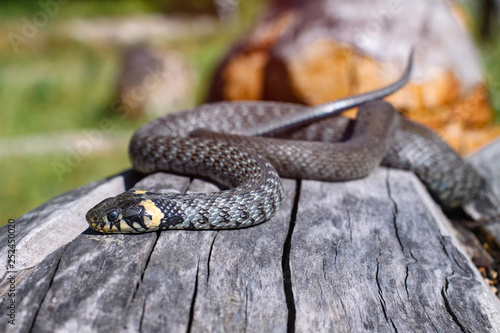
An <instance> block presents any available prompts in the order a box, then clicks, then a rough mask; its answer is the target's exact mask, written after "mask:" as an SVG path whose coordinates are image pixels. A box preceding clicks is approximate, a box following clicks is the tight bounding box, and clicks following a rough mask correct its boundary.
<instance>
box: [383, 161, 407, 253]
mask: <svg viewBox="0 0 500 333" xmlns="http://www.w3.org/2000/svg"><path fill="white" fill-rule="evenodd" d="M389 173H390V171H389V170H387V173H386V177H385V185H386V188H387V196H388V197H389V200H391V202H392V207H393V209H392V224H393V225H394V233H395V234H396V239H397V240H398V243H399V246H400V247H401V252H403V254H405V247H404V246H403V242H402V241H401V238H400V237H399V229H398V223H397V216H398V204H397V203H396V200H394V198H393V197H392V194H391V185H390V181H389Z"/></svg>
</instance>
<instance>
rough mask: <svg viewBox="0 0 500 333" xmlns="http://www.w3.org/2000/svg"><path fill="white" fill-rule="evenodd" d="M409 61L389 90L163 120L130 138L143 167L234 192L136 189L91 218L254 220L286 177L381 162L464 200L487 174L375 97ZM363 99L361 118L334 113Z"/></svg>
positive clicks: (228, 106) (145, 225) (126, 224)
mask: <svg viewBox="0 0 500 333" xmlns="http://www.w3.org/2000/svg"><path fill="white" fill-rule="evenodd" d="M411 65H412V60H411V57H410V60H409V63H408V66H407V68H406V70H405V73H404V75H403V76H402V77H401V79H399V80H398V81H397V82H395V83H394V84H392V85H390V86H388V87H385V88H382V89H380V90H376V91H373V92H369V93H366V94H362V95H356V96H352V97H348V98H345V99H342V100H338V101H333V102H330V103H326V104H322V105H319V106H314V107H307V106H302V105H296V104H289V103H277V102H256V101H251V102H220V103H214V104H205V105H201V106H199V107H196V108H193V109H190V110H187V111H184V112H181V113H177V114H171V115H167V116H165V117H162V118H159V119H156V120H154V121H152V122H150V123H148V124H146V125H144V126H143V127H142V128H140V129H139V130H138V131H137V132H136V133H135V134H134V136H133V138H132V140H131V143H130V149H129V152H130V157H131V160H132V163H133V166H134V168H135V169H136V170H138V171H140V172H143V173H152V172H155V171H160V170H161V171H168V172H174V173H180V174H184V175H189V176H197V177H205V178H209V179H211V180H214V181H216V182H218V183H220V184H221V185H224V186H226V187H227V188H228V189H227V190H224V191H220V192H215V193H196V194H158V193H151V192H147V191H137V190H130V191H127V192H124V193H122V194H120V195H118V196H116V197H114V198H108V199H106V200H104V201H102V202H101V203H99V204H98V205H97V206H95V207H94V208H92V209H91V210H90V211H89V212H88V213H87V216H86V219H87V221H88V223H89V224H90V226H91V227H92V228H93V229H94V230H96V231H99V232H103V233H141V232H149V231H155V230H164V229H229V228H241V227H247V226H251V225H255V224H258V223H261V222H264V221H267V220H269V219H270V218H271V217H272V216H273V214H274V213H275V212H276V211H277V210H278V209H279V207H280V203H281V199H282V196H283V188H282V186H281V182H280V178H279V175H281V176H283V177H292V178H310V179H320V180H331V181H335V180H347V179H354V178H360V177H364V176H366V175H367V174H368V173H369V172H370V171H371V170H373V169H374V168H375V167H377V166H378V165H380V163H381V162H382V163H383V164H385V165H388V166H392V167H398V168H404V169H409V170H413V171H414V172H415V173H416V174H417V175H418V176H419V177H420V179H421V180H422V181H423V182H424V183H425V185H426V186H427V188H428V189H429V191H430V192H431V193H432V194H433V196H434V197H435V198H436V199H437V200H438V201H439V202H440V203H441V204H442V206H444V207H446V208H455V207H458V206H465V205H466V204H467V203H469V202H471V201H473V200H474V198H475V197H477V195H478V193H479V191H480V189H481V188H482V187H483V182H482V179H481V177H480V176H479V175H478V174H477V173H476V172H475V171H474V170H473V169H472V168H471V167H470V166H468V165H467V164H466V163H465V162H464V161H463V160H462V159H461V158H460V157H459V156H458V155H457V154H456V153H455V152H454V151H453V150H451V149H450V148H449V147H448V146H447V145H446V144H445V143H444V142H443V141H442V140H441V139H440V138H439V137H438V136H437V135H436V134H434V133H433V132H431V131H430V130H428V129H426V128H424V127H423V126H420V125H417V124H415V123H413V122H411V121H409V120H406V119H404V118H403V117H401V116H399V114H398V113H397V112H396V111H395V110H394V108H393V107H392V106H391V105H390V104H388V103H386V102H383V101H377V100H378V99H380V98H381V97H384V96H387V95H389V94H391V93H393V92H395V91H397V90H398V89H399V88H400V87H402V86H403V85H404V84H405V83H406V82H407V80H408V78H409V75H410V73H411ZM359 105H361V106H360V109H359V112H358V116H357V120H356V121H355V122H354V121H351V120H349V119H348V118H344V117H340V116H333V117H332V116H331V115H334V114H337V113H339V112H340V111H343V110H345V109H348V108H351V107H354V106H359ZM221 133H223V134H221ZM278 174H279V175H278Z"/></svg>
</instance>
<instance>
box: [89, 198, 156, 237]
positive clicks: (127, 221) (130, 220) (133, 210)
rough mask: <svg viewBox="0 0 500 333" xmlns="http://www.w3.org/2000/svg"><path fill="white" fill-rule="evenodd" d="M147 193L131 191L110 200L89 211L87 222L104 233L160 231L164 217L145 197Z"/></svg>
mask: <svg viewBox="0 0 500 333" xmlns="http://www.w3.org/2000/svg"><path fill="white" fill-rule="evenodd" d="M148 194H152V193H150V192H146V191H136V190H131V191H127V192H124V193H122V194H120V195H117V196H116V197H113V198H108V199H105V200H103V201H101V202H100V203H98V204H97V205H96V206H95V207H94V208H92V209H91V210H89V211H88V213H87V215H86V217H85V218H86V219H87V222H88V223H89V225H90V227H91V228H92V229H94V230H95V231H98V232H102V233H140V232H147V231H154V230H158V227H159V226H160V223H161V220H162V219H163V217H164V215H163V213H162V211H161V210H160V209H159V208H158V207H156V205H155V204H154V203H153V202H152V201H151V200H149V199H147V198H146V197H145V196H147V195H148Z"/></svg>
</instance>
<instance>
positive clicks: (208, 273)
mask: <svg viewBox="0 0 500 333" xmlns="http://www.w3.org/2000/svg"><path fill="white" fill-rule="evenodd" d="M218 235H219V230H217V232H216V233H215V236H214V238H213V239H212V243H211V244H210V249H209V250H208V258H207V285H208V280H210V262H211V260H212V251H213V249H214V244H215V240H216V239H217V236H218Z"/></svg>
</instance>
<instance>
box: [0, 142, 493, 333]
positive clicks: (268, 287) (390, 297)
mask: <svg viewBox="0 0 500 333" xmlns="http://www.w3.org/2000/svg"><path fill="white" fill-rule="evenodd" d="M499 158H500V142H496V143H495V144H494V145H490V146H489V147H487V148H486V149H484V150H482V151H481V152H479V153H478V155H477V156H474V157H472V158H471V160H472V161H474V163H479V164H481V165H482V163H486V165H492V163H496V164H498V163H499V162H500V160H499ZM488 168H489V167H487V168H486V169H488ZM493 169H494V168H492V172H491V173H488V172H485V173H484V174H485V175H486V176H488V177H490V176H491V177H494V178H489V179H490V181H492V182H493V183H494V185H493V186H494V187H496V188H497V189H498V187H499V186H500V185H499V183H498V182H499V177H498V173H497V172H498V171H497V170H493ZM137 177H138V176H137V174H135V173H133V172H127V173H124V174H122V175H119V176H117V177H113V178H110V179H108V180H103V181H100V182H96V183H93V184H90V185H87V186H85V187H83V188H81V189H77V190H75V191H73V192H70V193H68V194H66V195H63V196H61V197H59V198H56V199H54V200H52V201H50V202H48V203H47V204H45V205H43V206H41V207H39V208H37V209H35V210H34V211H32V212H30V213H28V214H26V215H24V216H23V217H21V218H20V219H18V220H17V221H16V241H17V249H16V254H17V256H18V257H19V258H20V261H19V262H16V273H12V272H9V271H6V266H4V265H3V267H2V269H3V274H2V299H1V301H0V331H5V332H15V331H19V332H28V331H34V332H55V331H71V332H73V331H75V332H76V331H79V332H89V331H105V332H121V331H129V332H137V331H144V332H156V331H170V332H178V331H192V332H204V331H215V332H243V331H247V332H290V331H297V332H311V331H320V332H332V331H335V332H373V331H378V332H388V331H399V332H415V331H422V332H427V331H436V332H498V331H500V302H499V300H498V298H497V297H496V296H495V294H494V293H493V292H492V291H491V289H490V288H489V287H488V285H487V284H486V283H485V282H484V280H483V279H482V277H481V276H480V274H479V272H478V270H477V269H476V267H475V266H474V264H473V263H472V261H471V260H470V259H469V258H468V257H467V256H466V255H465V251H464V249H463V248H462V245H461V244H460V242H459V241H458V240H457V237H456V232H455V229H454V228H453V226H452V224H451V223H450V222H449V221H448V220H447V219H446V217H445V216H444V215H443V213H442V212H441V210H440V209H439V207H438V206H437V205H436V204H435V203H434V202H433V201H432V199H431V198H430V196H429V194H428V193H427V191H426V190H425V188H424V187H423V185H422V184H421V183H420V181H419V180H418V179H417V178H416V177H415V176H414V175H413V174H411V173H409V172H406V171H401V170H395V169H386V168H379V169H377V170H376V171H375V172H374V173H373V174H372V175H370V176H369V177H367V178H365V179H360V180H355V181H349V182H336V183H333V182H320V181H310V180H308V181H296V180H290V179H284V180H283V183H284V188H285V198H284V202H283V205H282V208H281V209H280V210H279V212H278V213H277V214H276V216H275V217H273V219H272V220H270V221H268V222H266V223H263V224H261V225H258V226H255V227H252V228H247V229H240V230H232V231H166V232H160V233H149V234H142V235H102V234H97V233H95V232H93V231H91V230H86V222H85V220H84V215H85V213H86V211H87V209H88V205H90V206H91V205H92V204H95V203H97V202H98V201H100V200H102V199H103V197H105V196H108V195H113V194H117V193H119V192H121V191H122V190H123V189H124V188H130V187H131V186H132V185H133V184H134V183H135V180H137V179H138V178H137ZM134 187H136V188H141V189H149V190H154V191H158V190H165V191H175V192H184V191H186V190H187V191H193V192H202V191H214V190H217V187H216V186H215V185H213V184H212V183H209V182H206V181H202V180H199V179H195V180H193V181H191V180H190V179H189V178H187V177H182V176H176V175H171V174H165V173H158V174H154V175H150V176H147V177H146V178H143V179H142V180H141V181H140V182H139V183H137V184H135V185H134ZM65 221H68V222H67V223H65ZM70 221H74V222H72V223H70ZM66 228H74V230H73V231H72V232H69V231H66V230H65V229H66ZM1 237H2V238H1V239H2V240H1V241H2V243H0V246H1V254H2V255H4V257H3V258H2V260H4V261H3V263H4V264H5V263H6V260H7V259H6V255H5V254H6V253H7V228H6V227H3V228H2V229H1ZM47 240H50V242H48V241H47ZM21 259H22V260H21ZM14 274H15V277H16V283H15V294H16V295H15V304H16V318H15V320H16V321H15V323H16V325H15V326H12V325H10V324H9V323H8V319H9V318H8V317H7V314H8V313H7V311H8V309H7V305H8V304H9V302H10V300H11V299H12V298H11V297H9V296H8V293H7V291H8V289H9V287H10V283H9V280H8V278H9V276H12V275H14Z"/></svg>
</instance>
